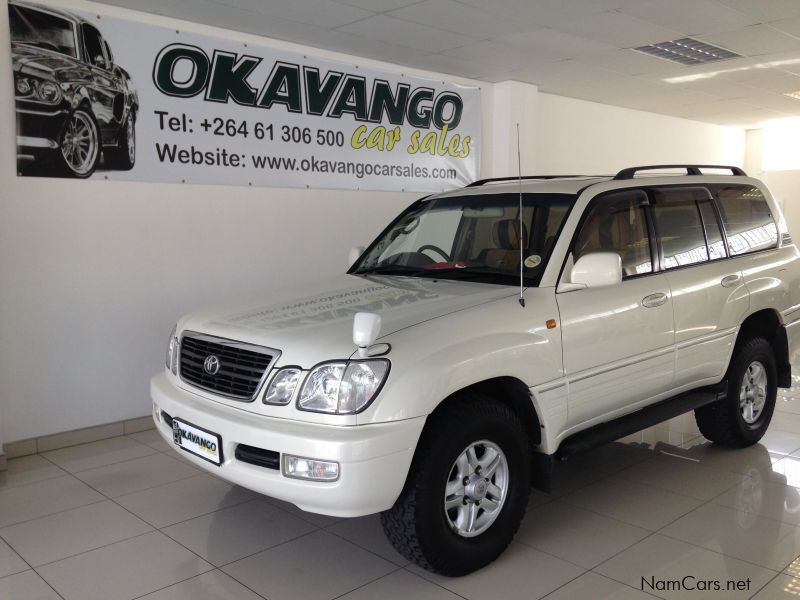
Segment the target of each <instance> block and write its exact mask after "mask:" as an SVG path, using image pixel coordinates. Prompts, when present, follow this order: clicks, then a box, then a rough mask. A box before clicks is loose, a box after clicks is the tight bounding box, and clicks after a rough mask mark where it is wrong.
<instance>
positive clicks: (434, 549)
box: [381, 393, 531, 577]
mask: <svg viewBox="0 0 800 600" xmlns="http://www.w3.org/2000/svg"><path fill="white" fill-rule="evenodd" d="M530 464H531V449H530V447H529V443H528V437H527V434H526V432H525V428H524V426H523V424H522V423H521V422H520V420H519V418H518V417H517V416H516V415H515V414H514V413H513V412H512V411H511V409H509V408H508V407H507V406H506V405H504V404H502V403H501V402H498V401H496V400H494V399H492V398H489V397H485V396H481V395H479V394H475V393H469V394H466V393H465V394H463V395H462V397H461V398H458V399H454V400H453V402H452V403H451V404H449V405H447V406H445V407H444V408H442V409H441V410H439V411H437V412H436V413H434V414H433V415H431V417H429V421H428V423H427V425H426V427H425V431H424V432H423V435H422V438H421V439H420V442H419V445H418V447H417V452H416V454H415V456H414V461H413V464H412V466H411V470H410V471H409V474H408V478H407V480H406V484H405V487H404V488H403V491H402V492H401V494H400V497H399V498H398V500H397V502H395V505H394V506H393V507H392V508H391V509H389V510H388V511H385V512H384V513H382V514H381V524H382V525H383V529H384V532H385V533H386V536H387V537H388V538H389V541H390V542H391V543H392V545H393V546H394V547H395V549H397V551H398V552H400V554H402V555H403V556H404V557H406V558H407V559H408V560H411V561H413V562H414V563H416V564H417V565H419V566H420V567H422V568H424V569H427V570H428V571H432V572H435V573H440V574H442V575H447V576H451V577H455V576H460V575H466V574H468V573H471V572H473V571H475V570H477V569H480V568H481V567H484V566H486V565H487V564H489V563H490V562H492V561H493V560H495V559H496V558H497V557H498V556H500V554H502V553H503V551H504V550H505V549H506V547H507V546H508V544H509V543H511V540H512V539H513V537H514V534H515V533H516V532H517V529H519V525H520V522H521V521H522V517H523V515H524V513H525V508H526V506H527V502H528V495H529V493H530V469H531V467H530Z"/></svg>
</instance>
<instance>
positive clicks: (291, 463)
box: [283, 454, 339, 481]
mask: <svg viewBox="0 0 800 600" xmlns="http://www.w3.org/2000/svg"><path fill="white" fill-rule="evenodd" d="M283 474H284V475H285V476H286V477H293V478H295V479H308V480H309V481H336V480H337V479H339V463H337V462H333V461H328V460H315V459H313V458H303V457H302V456H291V455H290V454H284V455H283Z"/></svg>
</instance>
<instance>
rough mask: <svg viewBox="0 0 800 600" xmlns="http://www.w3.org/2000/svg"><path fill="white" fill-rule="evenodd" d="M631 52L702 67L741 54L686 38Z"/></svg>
mask: <svg viewBox="0 0 800 600" xmlns="http://www.w3.org/2000/svg"><path fill="white" fill-rule="evenodd" d="M633 50H636V51H637V52H643V53H644V54H649V55H651V56H657V57H658V58H665V59H667V60H671V61H672V62H676V63H680V64H682V65H687V66H694V65H704V64H706V63H710V62H717V61H720V60H729V59H731V58H741V54H736V53H735V52H731V51H729V50H724V49H722V48H717V47H716V46H712V45H711V44H706V43H705V42H700V41H698V40H695V39H692V38H688V37H687V38H681V39H679V40H672V41H671V42H659V43H658V44H650V45H648V46H639V47H638V48H633Z"/></svg>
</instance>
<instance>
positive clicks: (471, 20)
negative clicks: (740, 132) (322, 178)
mask: <svg viewBox="0 0 800 600" xmlns="http://www.w3.org/2000/svg"><path fill="white" fill-rule="evenodd" d="M101 1H105V2H107V3H108V4H116V5H118V6H124V7H126V8H133V9H138V10H144V11H147V12H152V13H155V14H161V15H166V16H170V17H175V18H178V19H184V20H188V21H195V22H198V23H204V24H208V25H215V26H218V27H223V28H227V29H231V30H235V31H243V32H246V33H253V34H260V35H264V36H267V37H272V38H277V39H281V40H286V41H290V42H295V43H299V44H305V45H308V46H313V47H318V48H323V49H327V50H333V51H338V52H343V53H347V54H351V55H353V56H355V57H359V56H363V57H369V58H372V59H377V60H383V61H387V62H391V63H395V64H398V65H400V66H401V68H402V66H403V65H407V66H410V67H416V68H419V69H424V70H430V71H434V72H437V73H449V74H452V75H456V76H461V77H469V78H475V79H480V80H485V81H503V80H506V79H516V80H519V81H524V82H529V83H535V84H537V85H539V86H540V88H541V89H542V90H543V91H546V92H550V93H555V94H562V95H565V96H571V97H575V98H583V99H586V100H593V101H596V102H605V103H609V104H617V105H619V106H627V107H631V108H638V109H641V110H648V111H653V112H660V113H663V114H670V115H677V116H683V117H689V118H693V119H698V120H704V121H708V122H713V123H723V124H725V123H726V124H731V125H739V126H740V125H757V124H758V123H760V122H762V121H765V120H767V119H770V118H774V117H776V116H786V115H796V116H800V101H796V100H792V99H789V98H785V97H784V96H782V95H781V93H782V92H785V91H796V90H800V0H291V1H290V2H288V1H285V0H127V1H126V0H101ZM686 36H693V37H695V38H696V39H699V40H701V41H703V42H707V43H710V44H714V45H717V46H721V47H723V48H726V49H728V50H731V51H733V52H736V53H738V54H741V55H742V58H739V59H734V60H727V61H720V62H715V63H710V64H706V65H699V66H691V67H687V66H683V65H680V64H677V63H674V62H672V61H668V60H663V59H659V58H655V57H651V56H647V55H644V54H641V53H638V52H635V51H633V50H629V49H628V48H631V47H635V46H641V45H645V44H652V43H658V42H665V41H669V40H675V39H679V38H682V37H686ZM355 60H356V61H357V60H358V59H357V58H356V59H355Z"/></svg>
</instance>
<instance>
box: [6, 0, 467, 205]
mask: <svg viewBox="0 0 800 600" xmlns="http://www.w3.org/2000/svg"><path fill="white" fill-rule="evenodd" d="M8 6H9V18H10V23H11V54H12V60H13V67H14V90H15V101H16V109H17V163H18V165H17V170H18V172H19V174H20V175H22V176H66V177H80V178H88V177H91V178H94V179H98V178H99V179H115V180H126V181H152V182H178V183H180V182H186V183H210V184H227V185H259V186H276V187H314V188H340V189H341V188H343V189H371V190H395V191H399V190H406V191H438V190H442V189H449V188H453V187H457V186H461V185H465V184H466V183H468V182H470V181H473V180H475V179H477V178H478V176H479V164H480V141H481V140H480V128H481V111H480V90H479V89H478V88H477V87H470V86H463V85H459V84H456V83H450V82H445V81H441V80H428V79H423V78H419V77H410V76H407V75H405V74H403V73H401V72H400V71H399V70H398V71H397V72H392V71H388V70H382V69H375V68H371V67H369V68H365V67H364V66H363V65H358V64H350V63H344V62H337V61H333V60H328V59H323V58H316V57H314V56H309V55H303V54H300V53H297V52H290V51H286V50H279V49H276V48H271V47H269V46H267V45H264V46H255V45H252V44H244V43H242V42H237V41H233V40H230V39H224V38H216V37H209V36H203V35H196V34H192V33H186V32H183V31H176V30H174V29H168V28H166V27H159V26H155V25H151V24H147V23H143V22H139V21H136V20H131V19H121V18H116V17H106V16H102V17H101V16H98V15H95V14H90V13H87V12H80V11H65V10H61V9H56V8H51V7H47V6H45V5H42V4H33V3H29V2H19V3H17V2H15V0H10V1H9V3H8Z"/></svg>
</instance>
